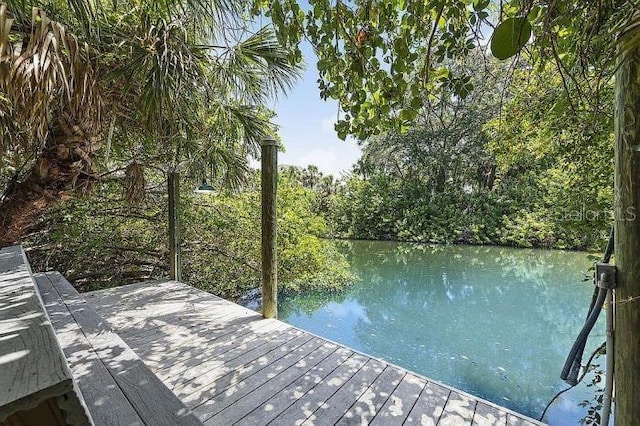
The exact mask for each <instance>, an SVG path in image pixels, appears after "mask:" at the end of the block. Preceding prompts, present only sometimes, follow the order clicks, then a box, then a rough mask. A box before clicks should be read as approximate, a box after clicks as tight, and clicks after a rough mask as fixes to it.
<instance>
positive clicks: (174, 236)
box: [167, 172, 182, 281]
mask: <svg viewBox="0 0 640 426" xmlns="http://www.w3.org/2000/svg"><path fill="white" fill-rule="evenodd" d="M167 190H168V192H169V278H171V279H172V280H176V281H180V280H181V279H182V268H181V261H180V174H179V173H177V172H170V173H169V176H168V177H167Z"/></svg>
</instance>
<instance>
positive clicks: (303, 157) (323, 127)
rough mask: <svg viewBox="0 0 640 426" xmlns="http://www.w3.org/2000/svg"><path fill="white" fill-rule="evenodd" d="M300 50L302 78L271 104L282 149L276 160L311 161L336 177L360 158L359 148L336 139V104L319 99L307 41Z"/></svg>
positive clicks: (302, 163)
mask: <svg viewBox="0 0 640 426" xmlns="http://www.w3.org/2000/svg"><path fill="white" fill-rule="evenodd" d="M302 53H303V56H304V58H305V62H306V70H305V72H304V74H303V75H302V79H301V80H300V81H299V82H298V84H297V85H296V87H295V88H294V89H293V90H292V91H291V92H290V93H289V94H288V95H287V96H282V97H280V98H279V99H277V100H276V101H274V103H273V105H271V106H272V108H273V109H274V110H275V112H276V114H277V117H276V118H275V119H274V121H275V122H276V123H277V124H278V125H279V126H280V132H279V133H280V136H281V138H282V142H283V143H284V146H285V149H286V151H285V152H283V153H281V154H280V156H279V159H278V162H279V163H280V164H290V165H295V166H302V167H306V166H308V165H309V164H315V165H316V166H318V168H319V169H320V171H322V172H323V173H325V174H332V175H334V176H335V177H339V176H340V172H341V171H348V170H349V169H350V168H351V166H352V165H353V164H354V163H355V162H356V161H357V160H358V158H360V155H361V150H360V148H359V147H358V145H357V143H356V141H355V140H354V139H347V140H346V141H341V140H340V139H338V136H337V135H336V132H335V130H333V125H334V123H335V122H336V118H337V115H338V104H337V102H335V101H323V100H322V99H320V91H319V90H318V84H317V82H316V81H317V79H318V71H317V69H316V56H315V54H314V52H313V50H312V48H311V46H309V45H308V44H307V43H304V45H303V46H302Z"/></svg>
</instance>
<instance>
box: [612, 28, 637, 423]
mask: <svg viewBox="0 0 640 426" xmlns="http://www.w3.org/2000/svg"><path fill="white" fill-rule="evenodd" d="M638 35H640V33H639V30H638V29H637V28H636V29H633V30H631V31H629V32H628V33H627V34H625V35H623V36H622V37H621V39H620V44H619V49H620V56H619V59H618V61H619V63H618V65H619V68H618V70H617V73H616V95H615V96H616V99H615V108H616V110H615V118H616V123H615V136H616V155H615V157H616V166H615V167H616V168H615V227H616V229H615V256H616V258H615V262H616V266H617V268H618V287H617V289H616V310H615V317H616V318H615V327H614V328H615V339H616V343H615V355H614V357H615V380H616V385H615V422H616V425H619V426H630V425H637V424H638V419H640V399H639V398H640V222H639V220H640V217H638V215H639V214H640V148H639V147H640V46H638V44H637V42H634V39H636V40H637V37H638Z"/></svg>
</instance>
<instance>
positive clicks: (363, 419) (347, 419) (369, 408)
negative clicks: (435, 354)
mask: <svg viewBox="0 0 640 426" xmlns="http://www.w3.org/2000/svg"><path fill="white" fill-rule="evenodd" d="M405 374H406V372H404V371H402V370H399V369H397V368H394V367H392V366H386V367H385V369H384V371H383V372H382V374H380V376H378V378H377V379H376V380H375V381H373V383H372V384H371V385H370V386H369V388H368V389H367V390H366V391H365V392H364V393H363V394H362V395H361V396H360V398H358V400H357V401H356V402H355V403H354V404H353V405H352V406H351V408H349V410H347V412H346V413H345V414H344V415H343V416H342V418H341V419H340V420H339V421H338V422H337V423H336V424H338V425H361V424H369V423H370V422H371V420H372V419H373V417H374V416H375V415H376V414H378V412H379V411H380V409H381V408H382V407H383V406H384V404H385V403H386V402H387V400H388V399H389V397H390V396H391V394H392V393H393V391H394V390H395V389H396V387H397V386H398V384H399V383H400V381H401V380H402V378H403V377H404V376H405Z"/></svg>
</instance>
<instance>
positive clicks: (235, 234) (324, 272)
mask: <svg viewBox="0 0 640 426" xmlns="http://www.w3.org/2000/svg"><path fill="white" fill-rule="evenodd" d="M147 178H148V179H149V180H150V181H151V184H153V182H154V179H155V182H156V185H158V186H159V187H160V188H164V187H163V184H162V183H161V182H162V181H161V180H160V181H159V180H158V179H159V177H158V176H153V175H151V176H147ZM160 178H161V177H160ZM251 182H252V183H251V184H250V185H249V186H248V187H245V188H244V189H243V190H241V191H240V192H238V193H229V192H226V191H224V190H221V191H220V192H219V193H217V194H215V195H203V194H194V193H193V192H191V190H190V186H189V185H188V184H186V183H183V185H182V188H183V190H182V193H181V202H182V210H181V212H180V216H181V222H182V224H181V228H182V254H183V280H184V281H185V282H187V283H189V284H191V285H194V286H196V287H198V288H201V289H204V290H207V291H211V292H213V293H215V294H218V295H220V296H224V297H228V298H238V297H240V296H241V295H242V294H243V293H244V292H246V291H247V290H250V289H253V288H256V287H259V285H260V192H259V184H258V177H257V176H254V178H253V179H252V181H251ZM120 185H121V183H120V182H118V181H117V180H114V181H110V182H104V184H102V185H101V187H100V189H99V191H97V192H96V193H95V194H94V195H92V196H91V197H87V198H84V199H74V200H70V201H68V202H66V203H64V204H62V205H61V206H60V207H58V208H56V209H52V210H51V211H50V212H49V213H48V214H47V216H46V217H45V218H44V220H43V221H41V222H40V224H39V228H38V229H37V230H36V231H35V232H34V233H33V234H32V235H31V236H30V237H29V239H28V241H27V246H28V247H29V256H30V260H32V264H33V265H34V269H36V270H46V269H51V268H55V269H58V270H60V271H61V272H62V273H63V274H65V275H66V276H68V277H69V279H70V280H71V281H72V282H74V284H75V285H76V286H78V287H81V288H84V289H96V288H102V287H107V286H114V285H118V284H125V283H130V282H137V281H142V280H148V279H159V278H162V277H163V276H166V273H167V271H166V269H167V265H168V250H167V241H166V239H167V237H166V235H167V232H168V231H167V211H166V205H167V200H166V194H165V192H166V191H165V190H164V189H163V190H160V191H153V192H150V193H148V194H147V196H146V198H145V199H144V201H142V202H141V203H140V204H138V205H136V206H131V205H129V204H128V203H127V202H126V200H124V199H123V198H122V196H121V195H120V194H121V193H122V190H121V188H120ZM278 195H279V197H278V217H279V219H278V224H279V234H278V261H279V263H278V267H279V270H278V277H279V288H280V290H281V291H285V292H286V291H300V290H304V289H329V290H335V289H339V288H342V287H343V286H344V285H346V284H347V283H348V282H349V281H351V280H353V279H354V277H353V276H352V275H351V274H350V272H349V265H348V264H347V262H346V260H345V259H344V257H343V256H342V255H341V254H340V253H339V252H338V250H337V248H336V247H335V246H334V244H333V243H332V242H330V241H327V240H324V239H322V236H323V235H324V234H325V231H326V224H325V221H324V219H323V218H322V217H320V216H318V215H317V214H315V213H313V212H312V208H313V206H314V203H315V194H314V193H313V192H312V191H311V190H309V189H306V188H303V187H302V186H301V185H299V184H298V183H297V182H295V181H293V180H291V179H288V178H287V177H286V176H284V177H281V179H280V181H279V194H278Z"/></svg>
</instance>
